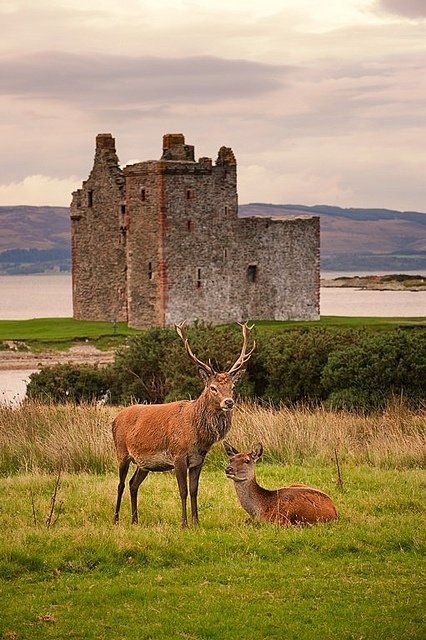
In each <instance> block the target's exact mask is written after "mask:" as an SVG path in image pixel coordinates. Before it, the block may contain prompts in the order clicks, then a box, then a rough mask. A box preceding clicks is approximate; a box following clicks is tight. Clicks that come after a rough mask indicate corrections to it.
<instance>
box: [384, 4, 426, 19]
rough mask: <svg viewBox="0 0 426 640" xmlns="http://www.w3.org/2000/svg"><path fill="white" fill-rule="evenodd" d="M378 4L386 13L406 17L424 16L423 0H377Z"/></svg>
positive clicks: (424, 5)
mask: <svg viewBox="0 0 426 640" xmlns="http://www.w3.org/2000/svg"><path fill="white" fill-rule="evenodd" d="M378 4H379V7H380V8H381V9H384V10H385V11H386V12H387V13H393V14H397V15H400V16H404V17H407V18H426V2H425V0H379V3H378Z"/></svg>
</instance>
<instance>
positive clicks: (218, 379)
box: [112, 323, 255, 527]
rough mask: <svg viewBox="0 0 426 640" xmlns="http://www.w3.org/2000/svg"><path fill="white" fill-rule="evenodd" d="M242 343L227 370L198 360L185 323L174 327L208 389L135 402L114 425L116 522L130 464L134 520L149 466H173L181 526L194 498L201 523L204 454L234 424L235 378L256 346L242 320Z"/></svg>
mask: <svg viewBox="0 0 426 640" xmlns="http://www.w3.org/2000/svg"><path fill="white" fill-rule="evenodd" d="M240 326H241V328H242V334H243V346H242V349H241V353H240V356H239V357H238V359H237V360H236V361H235V363H234V364H233V365H232V367H231V368H230V369H229V371H226V372H221V373H218V372H216V371H215V370H214V369H213V367H212V365H211V361H210V360H209V364H206V363H205V362H202V361H201V360H199V359H198V358H197V357H196V356H195V355H194V353H193V352H192V349H191V347H190V345H189V342H188V339H187V337H186V336H185V333H184V323H182V324H180V325H176V331H177V333H178V335H179V336H180V338H181V339H182V340H183V342H184V344H185V349H186V352H187V353H188V355H189V357H190V358H191V360H192V361H193V362H194V363H195V364H196V365H197V367H198V373H199V375H200V377H201V379H202V380H203V381H204V389H203V391H202V393H201V395H200V396H199V398H197V399H196V400H179V401H177V402H170V403H168V404H154V405H140V404H137V405H133V406H131V407H127V408H126V409H123V410H122V411H121V412H120V413H119V414H118V415H117V417H116V418H115V420H114V422H113V425H112V433H113V437H114V443H115V448H116V452H117V459H118V464H119V477H120V482H119V485H118V492H117V504H116V507H115V515H114V522H116V523H117V522H118V519H119V511H120V505H121V498H122V495H123V491H124V486H125V481H126V476H127V472H128V469H129V465H130V463H131V462H134V463H135V464H136V466H137V468H136V471H135V472H134V474H133V476H132V477H131V479H130V483H129V484H130V499H131V507H132V522H133V523H134V524H137V522H138V510H137V495H138V489H139V486H140V484H141V483H142V482H143V481H144V480H145V478H146V477H147V475H148V473H149V472H150V471H169V470H170V469H174V470H175V473H176V479H177V483H178V487H179V493H180V497H181V502H182V526H183V527H186V526H187V524H188V520H187V512H186V500H187V495H188V483H187V477H188V476H189V494H190V497H191V514H192V522H193V523H194V524H198V506H197V494H198V482H199V478H200V473H201V469H202V466H203V463H204V459H205V457H206V454H207V452H208V450H209V449H210V448H211V446H212V445H213V444H214V443H215V442H218V441H219V440H222V439H223V438H224V437H225V436H226V434H227V433H228V431H229V429H230V428H231V419H232V409H233V408H234V383H235V382H236V381H237V379H238V378H239V377H240V376H241V375H242V374H243V373H244V365H245V364H246V362H247V361H248V360H249V358H250V356H251V354H252V353H253V350H254V348H255V342H253V346H252V348H251V350H250V351H247V338H248V335H249V333H250V331H251V329H252V328H253V327H249V326H248V325H247V323H245V324H241V325H240Z"/></svg>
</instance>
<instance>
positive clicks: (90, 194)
mask: <svg viewBox="0 0 426 640" xmlns="http://www.w3.org/2000/svg"><path fill="white" fill-rule="evenodd" d="M87 206H88V207H93V191H92V189H90V191H88V192H87Z"/></svg>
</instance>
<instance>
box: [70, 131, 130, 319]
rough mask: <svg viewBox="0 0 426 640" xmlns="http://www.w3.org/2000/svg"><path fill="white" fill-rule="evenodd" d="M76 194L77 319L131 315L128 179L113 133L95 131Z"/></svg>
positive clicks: (74, 260)
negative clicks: (92, 157) (84, 174)
mask: <svg viewBox="0 0 426 640" xmlns="http://www.w3.org/2000/svg"><path fill="white" fill-rule="evenodd" d="M72 196H73V197H72V203H71V241H72V278H73V305H74V318H77V319H84V320H108V321H113V320H127V295H126V212H125V200H124V178H123V173H122V170H121V169H120V167H119V163H118V157H117V154H116V151H115V140H114V138H113V137H112V135H111V134H110V133H100V134H99V135H98V136H96V153H95V160H94V164H93V168H92V171H91V172H90V175H89V177H88V179H87V180H86V181H85V182H83V185H82V188H81V189H78V191H75V192H74V193H73V194H72Z"/></svg>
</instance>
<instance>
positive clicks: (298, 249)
mask: <svg viewBox="0 0 426 640" xmlns="http://www.w3.org/2000/svg"><path fill="white" fill-rule="evenodd" d="M238 227H239V230H238V239H239V246H240V250H239V264H238V267H237V269H236V274H235V285H236V288H237V291H238V297H239V301H240V313H241V317H243V318H251V319H253V320H256V319H262V318H270V319H274V320H317V319H318V318H319V277H320V272H319V269H320V264H319V217H306V218H305V217H300V218H294V219H282V220H279V219H276V218H260V217H259V218H242V219H240V220H239V221H238Z"/></svg>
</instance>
